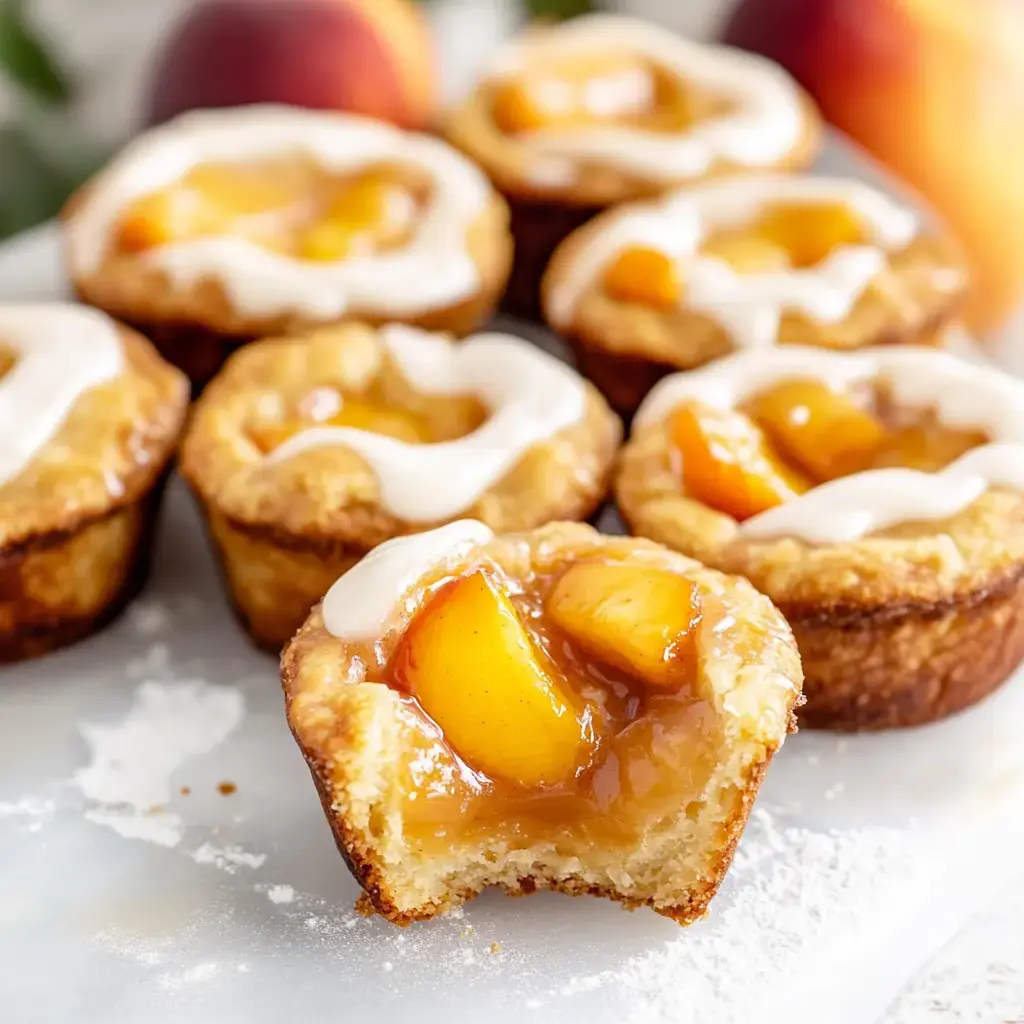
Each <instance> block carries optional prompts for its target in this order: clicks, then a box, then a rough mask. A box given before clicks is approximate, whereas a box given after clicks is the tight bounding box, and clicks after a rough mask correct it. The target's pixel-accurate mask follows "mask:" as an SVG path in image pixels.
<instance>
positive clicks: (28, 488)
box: [0, 325, 188, 558]
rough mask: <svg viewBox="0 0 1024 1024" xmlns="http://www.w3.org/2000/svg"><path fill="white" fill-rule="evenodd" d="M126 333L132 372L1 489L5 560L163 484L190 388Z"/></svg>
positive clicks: (87, 403)
mask: <svg viewBox="0 0 1024 1024" xmlns="http://www.w3.org/2000/svg"><path fill="white" fill-rule="evenodd" d="M118 332H119V335H120V338H121V342H122V344H123V346H124V352H125V357H126V368H125V372H124V373H122V374H120V375H119V376H117V377H116V378H114V379H112V380H110V381H107V382H105V383H103V384H99V385H97V386H96V387H93V388H90V389H89V390H88V391H86V392H85V393H83V394H82V395H81V396H80V397H79V399H78V400H77V401H76V402H75V404H74V405H73V407H72V408H71V410H70V412H69V413H68V415H67V417H66V418H65V420H64V422H63V424H62V425H61V426H60V428H59V429H58V430H57V432H56V433H55V434H54V435H53V437H52V438H51V439H50V440H49V442H48V443H47V444H46V445H44V446H43V447H42V448H41V449H40V450H39V451H38V452H37V453H36V455H35V457H34V458H33V459H32V460H31V462H29V463H28V464H27V465H26V466H25V467H24V468H23V469H22V470H21V472H19V473H18V474H17V475H16V476H14V477H12V478H11V479H10V480H7V481H6V482H5V483H3V484H2V485H0V558H2V557H3V556H4V555H6V556H11V555H12V554H16V553H17V552H18V551H19V550H20V549H22V548H23V547H25V546H26V545H31V544H32V543H33V542H34V541H36V540H42V539H44V538H46V537H47V536H49V535H54V534H65V535H66V534H70V533H73V532H74V531H75V530H77V529H78V528H79V527H81V526H83V525H85V524H86V523H88V522H91V521H93V520H95V519H97V518H99V517H102V516H105V515H108V514H110V513H111V512H113V511H115V510H117V509H119V508H124V507H126V506H128V505H131V504H133V503H134V502H136V501H138V500H139V499H141V498H142V497H143V496H144V495H145V494H146V493H148V491H150V490H151V489H152V488H153V487H154V486H155V485H156V483H157V481H158V480H159V479H160V476H161V474H162V473H163V471H164V467H165V466H166V465H167V462H168V460H169V459H170V457H171V455H172V453H173V451H174V446H175V444H176V443H177V440H178V434H179V433H180V431H181V427H182V424H183V422H184V419H185V413H186V409H187V406H188V387H187V383H186V381H185V379H184V377H183V376H182V375H181V374H180V373H179V372H178V371H177V370H175V369H174V368H173V367H171V366H168V365H167V364H166V363H164V362H163V360H161V359H160V357H159V356H158V355H157V354H156V352H155V351H154V350H153V347H152V346H151V345H150V344H149V343H148V342H147V341H146V339H145V338H143V337H141V336H140V335H139V334H137V333H136V332H134V331H132V330H129V329H128V328H126V327H123V326H120V325H119V326H118Z"/></svg>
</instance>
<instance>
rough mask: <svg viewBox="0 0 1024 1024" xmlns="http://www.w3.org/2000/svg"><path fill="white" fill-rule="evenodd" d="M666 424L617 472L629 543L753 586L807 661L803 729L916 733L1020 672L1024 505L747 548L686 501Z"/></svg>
mask: <svg viewBox="0 0 1024 1024" xmlns="http://www.w3.org/2000/svg"><path fill="white" fill-rule="evenodd" d="M667 429H668V428H667V424H666V422H665V421H663V422H661V423H650V424H645V425H643V426H641V427H638V428H637V429H636V430H635V431H634V433H633V435H632V437H631V439H630V441H629V443H628V444H627V445H626V447H625V448H624V450H623V452H622V455H621V459H620V462H619V466H618V469H617V472H616V481H615V495H616V500H617V502H618V507H619V511H620V513H621V515H622V518H623V520H624V521H625V522H626V524H627V525H628V527H629V529H630V530H631V532H634V533H637V534H639V535H641V536H645V537H650V538H651V539H653V540H657V541H659V542H661V543H663V544H667V545H668V546H669V547H672V548H674V549H675V550H678V551H683V552H685V553H686V554H689V555H692V556H693V557H696V558H700V559H702V560H703V561H705V562H707V563H708V564H710V565H715V566H717V567H718V568H720V569H722V570H723V571H725V572H732V573H737V574H740V575H742V576H745V577H746V578H747V579H749V580H750V581H751V582H752V583H753V584H754V586H756V587H757V588H758V589H759V590H761V591H762V592H764V593H765V594H767V595H768V596H769V597H770V598H771V599H772V600H773V601H774V602H775V603H776V604H777V605H778V607H779V608H780V609H781V611H782V612H783V614H784V615H785V616H786V618H787V620H788V621H789V623H790V625H791V626H792V627H793V632H794V635H795V636H796V638H797V643H798V645H799V647H800V652H801V656H802V658H803V663H804V672H805V676H806V684H805V693H806V695H807V707H806V708H805V709H804V711H803V712H802V713H801V720H802V721H804V722H806V723H807V724H809V725H812V726H818V727H823V728H834V729H843V730H854V729H875V728H884V727H889V726H898V725H914V724H919V723H923V722H928V721H932V720H934V719H937V718H941V717H944V716H945V715H948V714H951V713H953V712H954V711H958V710H960V709H961V708H963V707H966V706H967V705H969V704H972V703H974V702H976V701H977V700H980V699H981V698H982V697H984V696H985V695H987V694H988V693H990V692H991V691H992V690H993V689H995V688H996V687H997V686H998V685H999V684H1000V683H1002V682H1003V681H1004V680H1005V678H1006V676H1007V675H1008V674H1009V673H1010V672H1011V671H1012V670H1013V669H1014V668H1015V667H1016V666H1017V664H1018V663H1019V662H1020V661H1021V660H1022V658H1024V495H1021V494H1017V493H1014V492H1010V491H1004V490H998V489H991V490H989V491H987V492H986V493H984V494H983V495H982V496H981V497H980V498H978V499H977V500H976V501H975V502H974V503H972V504H971V505H969V506H968V507H967V508H965V509H963V510H962V511H961V512H959V513H957V514H956V515H953V516H950V517H948V518H946V519H939V520H927V521H918V522H907V523H901V524H899V525H897V526H892V527H890V528H888V529H885V530H881V531H879V532H878V533H875V534H872V535H870V536H868V537H865V538H863V539H860V540H857V541H851V542H846V543H834V544H829V545H826V546H821V547H818V546H814V545H811V544H807V543H805V542H803V541H801V540H798V539H795V538H792V537H788V538H785V537H784V538H779V539H769V540H761V539H758V540H745V539H743V538H742V537H741V536H740V535H739V534H738V532H737V531H738V525H739V524H738V523H737V522H736V520H735V519H733V518H732V517H731V516H728V515H725V514H724V513H721V512H718V511H715V510H713V509H711V508H709V507H708V506H707V505H704V504H702V503H700V502H698V501H695V500H694V499H692V498H689V497H686V496H684V495H683V494H682V493H681V488H680V482H679V477H678V473H677V471H676V470H675V469H674V468H673V464H672V454H671V447H670V442H669V437H668V432H667Z"/></svg>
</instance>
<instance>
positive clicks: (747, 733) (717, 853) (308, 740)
mask: <svg viewBox="0 0 1024 1024" xmlns="http://www.w3.org/2000/svg"><path fill="white" fill-rule="evenodd" d="M597 550H601V551H602V553H605V554H606V556H607V557H612V558H623V557H624V558H630V557H633V553H634V552H635V553H637V557H639V558H641V559H642V560H643V561H644V562H645V563H647V564H654V565H659V566H662V567H664V568H669V567H671V568H672V569H673V570H674V571H684V572H686V573H687V574H688V575H692V576H693V577H694V578H696V579H697V580H698V581H699V582H700V585H701V586H703V587H706V588H708V590H709V591H710V592H712V593H714V594H715V596H716V598H717V599H718V600H721V601H723V602H724V603H725V605H726V607H727V608H728V609H729V610H730V611H731V612H732V613H733V620H734V622H733V626H732V628H733V629H734V630H735V631H737V633H738V634H739V639H738V641H737V646H736V650H737V651H739V650H743V651H750V652H756V653H752V654H749V655H744V656H743V657H744V658H747V657H749V658H751V659H753V660H752V661H750V662H748V661H742V665H743V666H744V667H741V663H739V662H737V663H734V662H733V661H732V660H730V659H731V658H732V657H733V656H732V655H725V654H724V653H722V654H721V655H720V656H721V657H723V659H724V660H723V662H722V664H721V665H715V666H713V667H711V668H708V669H707V672H708V676H707V681H706V684H705V685H706V686H707V688H708V693H709V694H711V695H713V696H711V697H709V699H711V700H712V702H713V705H714V706H715V708H716V709H717V711H718V714H719V715H720V716H722V722H723V728H724V729H725V732H726V734H727V735H728V736H729V737H731V739H730V742H731V744H732V747H731V752H732V754H734V755H737V759H736V760H735V761H730V762H729V766H728V769H726V767H725V765H724V764H723V765H722V766H721V767H720V771H719V773H718V774H717V775H716V776H715V778H716V779H717V780H718V781H717V782H716V783H715V787H714V788H715V793H714V799H715V801H716V803H715V806H716V817H715V818H714V821H713V824H711V825H710V826H709V827H708V829H707V830H706V832H707V835H708V837H709V838H708V848H707V849H704V848H702V849H701V851H700V858H699V860H700V864H701V869H700V871H699V872H698V876H697V877H696V878H695V879H694V880H693V881H692V883H690V884H688V885H686V886H685V887H684V889H682V890H681V891H677V892H676V894H675V898H674V899H672V900H671V901H669V900H667V899H666V898H665V897H664V893H663V892H662V893H660V894H659V893H654V892H638V891H628V890H626V889H624V888H622V887H620V886H617V885H616V884H613V883H612V882H611V881H605V882H596V881H595V880H594V877H593V876H591V877H587V875H586V872H585V869H584V868H581V869H580V870H579V871H578V872H568V873H564V874H561V875H559V876H557V877H551V875H550V874H544V873H543V872H542V871H538V872H536V873H535V872H532V871H522V872H520V873H518V874H515V873H513V875H510V876H503V877H502V878H501V879H499V880H498V881H497V882H494V883H493V884H497V885H498V886H499V887H502V888H504V889H505V890H506V891H507V892H509V894H511V895H525V894H527V893H530V892H533V891H535V890H537V889H540V888H550V889H555V890H558V891H561V892H566V893H570V894H573V895H582V894H591V895H600V896H606V897H609V898H611V899H615V900H618V901H619V902H622V903H624V904H625V905H626V906H627V907H630V908H633V907H638V906H651V907H653V909H654V910H656V911H657V912H658V913H660V914H663V915H665V916H668V917H671V918H673V919H674V920H677V921H679V922H680V923H681V924H689V923H691V922H692V921H695V920H697V919H698V918H700V917H701V916H703V914H704V913H705V912H706V909H707V905H708V903H709V901H710V900H711V898H712V897H713V896H714V894H715V892H716V891H717V888H718V885H719V884H720V882H721V880H722V878H723V877H724V875H725V873H726V871H727V870H728V867H729V864H730V862H731V860H732V856H733V852H734V850H735V846H736V843H737V841H738V839H739V836H740V834H741V833H742V831H743V827H744V825H745V823H746V820H747V817H748V815H749V812H750V809H751V806H752V803H753V800H754V797H755V796H756V793H757V789H758V786H759V785H760V782H761V779H762V777H763V775H764V771H765V769H766V768H767V765H768V763H769V762H770V760H771V757H772V755H773V754H774V752H775V750H776V749H777V748H778V747H779V745H781V742H782V740H783V738H784V736H785V733H786V732H787V731H794V729H795V726H794V723H793V715H792V712H793V709H794V708H795V707H796V706H797V705H798V704H799V702H800V694H799V679H800V668H799V662H798V660H797V658H796V656H795V651H794V648H793V645H792V638H791V635H790V633H789V630H788V628H787V627H786V625H785V623H784V622H783V620H782V618H781V616H779V615H778V613H777V612H776V611H775V609H774V608H772V606H771V605H770V604H769V603H768V602H767V601H766V600H765V599H764V598H763V597H762V596H761V595H758V594H756V592H755V591H753V589H752V588H750V587H749V585H748V584H747V583H746V582H745V581H741V580H738V579H735V578H730V577H724V576H721V575H720V574H718V573H714V572H712V571H709V570H706V569H704V568H703V567H701V566H699V565H697V564H696V563H694V562H692V561H690V560H687V559H683V558H681V557H680V556H678V555H674V554H672V553H671V552H669V551H667V550H665V549H663V548H659V547H657V546H655V545H651V544H649V543H648V542H646V541H636V540H629V539H623V538H610V537H604V536H601V535H599V534H597V533H596V532H595V531H594V530H592V529H590V528H589V527H585V526H582V525H579V524H567V523H555V524H551V525H549V526H547V527H545V528H543V529H541V530H537V531H534V532H533V533H532V534H528V535H512V536H508V537H504V538H501V537H499V538H497V539H496V540H495V541H494V542H492V543H490V544H488V545H487V546H486V547H485V548H484V549H482V550H481V551H480V552H478V553H477V554H476V555H475V556H472V557H474V558H486V559H487V560H488V561H493V562H495V563H496V564H499V565H501V566H502V567H503V568H504V569H505V570H506V571H508V572H511V573H512V574H513V576H515V575H516V574H517V573H520V572H524V571H537V572H549V571H551V570H552V567H554V566H556V565H559V564H564V560H565V559H570V560H571V559H573V558H577V557H588V556H592V554H593V552H595V551H597ZM439 571H440V570H439ZM444 571H445V572H446V573H448V572H450V571H454V570H453V569H452V567H450V566H449V567H446V568H445V570H444ZM422 590H423V587H422V586H421V587H419V588H414V590H413V591H412V593H411V595H410V598H409V599H406V600H404V601H400V602H398V604H397V605H396V609H395V612H394V618H395V621H393V622H390V623H388V625H387V631H386V633H385V635H384V637H383V639H382V643H384V644H386V645H393V644H395V643H397V641H398V638H399V637H400V636H401V634H402V633H403V632H404V629H405V627H406V625H407V623H408V621H409V620H411V618H412V617H413V616H414V615H415V614H416V611H417V609H418V606H419V604H420V603H421V602H422V599H423V595H422ZM417 595H418V596H417ZM755 637H756V638H758V639H756V640H755V639H754V638H755ZM748 638H749V639H748ZM364 677H365V666H361V665H359V664H357V663H354V662H353V661H352V659H351V656H350V655H348V654H346V645H345V644H344V642H343V641H341V640H338V639H337V638H335V637H332V636H331V635H330V634H328V633H327V632H326V630H325V628H324V625H323V620H322V618H321V615H320V611H319V609H314V611H313V612H312V613H311V615H310V617H309V619H308V620H307V622H306V623H305V625H304V626H303V627H302V629H301V630H300V631H299V633H298V635H297V636H296V638H295V639H294V640H293V641H292V643H291V644H289V646H288V647H287V648H286V649H285V651H284V654H283V655H282V659H281V680H282V686H283V688H284V693H285V705H286V711H287V716H288V722H289V725H290V728H291V730H292V733H293V735H294V736H295V739H296V741H297V743H298V744H299V747H300V748H301V750H302V752H303V755H304V757H305V758H306V761H307V764H308V765H309V768H310V772H311V774H312V776H313V780H314V783H315V785H316V788H317V792H318V794H319V796H320V800H321V803H322V805H323V808H324V812H325V814H326V816H327V819H328V822H329V824H330V826H331V829H332V832H333V834H334V837H335V841H336V843H337V845H338V849H339V850H340V851H341V853H342V856H343V857H344V858H345V861H346V863H347V864H348V866H349V868H350V869H351V871H352V873H353V875H354V876H355V877H356V879H357V880H358V881H359V883H360V885H361V886H362V887H363V889H364V891H365V893H366V896H367V899H368V902H369V904H370V905H371V906H372V908H373V910H375V911H376V912H377V913H380V914H382V915H383V916H385V917H386V918H387V919H388V920H390V921H392V922H393V923H395V924H399V925H405V924H409V923H410V922H411V921H414V920H421V919H426V918H429V917H433V916H435V915H437V914H438V913H442V912H444V911H445V910H447V909H449V908H450V907H451V906H454V905H457V904H458V903H461V902H463V901H464V900H465V899H468V898H470V897H472V896H474V895H476V894H477V892H479V891H480V889H481V888H482V886H481V885H480V884H464V882H460V880H459V878H458V876H457V875H454V876H452V877H451V878H450V880H449V882H450V884H448V885H447V886H446V887H445V888H444V890H443V891H441V892H436V893H435V894H434V895H433V896H431V897H430V898H424V899H422V900H421V901H420V902H418V903H416V904H415V905H411V904H410V902H409V899H408V894H407V893H404V894H403V893H400V892H399V889H398V888H397V887H396V882H395V877H394V871H395V863H394V856H395V854H394V849H393V848H389V855H388V857H385V856H384V855H383V853H382V849H381V847H382V844H383V843H385V842H386V838H385V837H384V836H382V835H381V833H380V829H381V828H382V827H383V826H382V825H381V823H382V822H384V821H393V816H394V814H395V813H396V812H395V811H394V803H393V794H390V793H389V792H387V791H385V790H383V789H379V788H378V791H377V793H376V795H374V796H372V797H369V798H368V797H367V796H366V794H367V792H368V791H370V790H372V789H373V788H374V786H377V787H379V786H380V783H379V778H380V777H381V776H382V775H383V774H384V773H385V769H384V768H383V767H382V766H381V765H379V764H376V763H375V762H374V758H375V757H377V756H379V755H380V754H381V752H382V751H383V752H385V753H384V756H385V758H386V760H387V761H389V762H391V761H400V759H401V757H402V756H403V746H402V733H401V731H400V730H399V731H396V732H394V733H382V726H381V722H382V721H384V722H385V723H388V722H393V721H394V712H393V711H392V710H391V709H392V708H393V706H394V705H393V704H392V699H393V695H392V694H391V693H390V691H388V690H387V689H386V688H385V687H382V686H381V685H380V684H373V683H369V684H367V683H363V679H364ZM371 779H372V780H373V781H372V782H371V781H370V780H371ZM367 799H369V800H370V803H369V804H367V803H366V800H367ZM708 799H709V800H710V799H711V797H710V795H709V796H708ZM681 813H682V814H683V816H684V817H685V815H686V811H685V810H683V811H682V812H681ZM372 822H376V825H371V823H372ZM374 830H376V834H374ZM641 845H642V844H641ZM677 852H678V851H677ZM580 856H581V857H582V858H584V860H585V859H586V858H585V856H584V854H583V853H581V854H580ZM389 858H390V859H389ZM634 867H635V865H634ZM365 904H366V901H364V907H365Z"/></svg>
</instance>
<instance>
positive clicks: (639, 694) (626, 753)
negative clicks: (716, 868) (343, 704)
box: [367, 561, 729, 847]
mask: <svg viewBox="0 0 1024 1024" xmlns="http://www.w3.org/2000/svg"><path fill="white" fill-rule="evenodd" d="M726 621H727V619H726V616H725V613H724V610H723V609H722V608H721V606H720V605H719V603H718V602H717V600H716V599H715V598H714V597H712V596H711V595H705V594H701V593H699V592H698V590H697V588H696V587H695V586H694V584H693V583H692V582H691V581H690V580H688V579H686V578H685V577H683V576H680V575H678V574H676V573H673V572H670V571H668V570H665V569H660V568H654V567H648V566H645V565H633V564H627V563H620V562H600V561H594V562H582V563H578V564H575V565H570V566H568V567H567V568H565V569H563V570H560V571H558V572H555V573H553V574H551V575H534V576H530V577H528V578H527V579H526V580H525V581H519V582H517V581H513V580H511V579H509V578H508V577H506V576H505V575H504V574H503V573H502V572H501V571H500V570H499V569H497V568H496V567H493V566H490V565H485V566H483V567H481V568H478V569H476V570H475V571H472V572H470V573H469V574H467V575H465V576H460V577H457V578H455V579H446V580H441V581H439V582H438V583H437V584H436V585H435V586H434V587H433V588H432V589H431V590H430V591H429V592H428V594H427V595H426V598H425V602H424V604H423V605H422V607H421V608H420V610H419V611H418V612H417V613H416V614H415V616H414V617H413V619H412V622H411V623H410V625H409V626H408V628H407V629H406V631H405V633H404V634H403V636H402V637H401V639H400V640H398V642H397V645H396V646H395V647H394V650H393V652H392V653H390V655H388V654H387V652H386V651H384V652H382V651H381V649H380V645H378V646H377V648H376V649H375V650H374V651H371V652H368V653H367V659H368V663H369V664H370V665H371V666H373V665H374V664H375V662H376V669H375V670H374V669H373V668H371V670H370V676H371V678H377V679H378V681H380V682H383V683H385V684H387V685H389V686H391V687H392V688H394V689H396V690H397V691H399V692H400V693H402V694H403V695H404V698H405V707H406V709H407V711H408V714H407V715H406V716H405V717H406V721H407V724H408V725H409V726H410V728H411V730H412V735H413V738H414V745H415V747H416V753H415V755H414V756H412V757H411V759H410V761H409V762H408V766H407V772H408V778H407V786H406V802H405V808H404V819H405V822H406V829H407V832H411V833H413V834H414V835H415V837H416V838H417V839H418V840H420V841H422V842H424V843H428V844H429V843H430V842H432V841H433V840H444V842H442V843H441V846H442V847H444V845H445V843H446V842H447V841H448V840H450V839H451V837H452V835H453V834H454V833H457V834H458V835H460V836H461V835H465V834H467V833H472V832H473V831H474V830H476V829H477V828H481V829H486V830H488V831H489V832H490V831H492V830H494V829H497V830H498V831H499V832H501V831H503V832H504V836H505V838H506V839H507V841H508V842H509V843H510V844H512V845H514V846H515V845H530V844H532V843H533V842H535V841H536V839H537V837H538V836H540V835H551V834H554V835H555V837H556V838H562V837H564V838H566V839H570V838H574V839H579V838H580V837H586V836H591V837H592V836H594V835H595V834H597V833H600V834H602V835H604V836H607V837H611V838H612V839H613V840H620V839H621V840H622V841H624V842H628V841H629V839H630V838H633V839H635V835H636V830H637V829H638V828H639V822H640V820H641V818H640V815H641V814H642V815H644V820H646V816H647V815H648V814H649V813H650V812H651V811H652V810H653V811H654V812H664V813H673V812H676V813H677V812H678V811H679V809H680V808H681V807H685V806H686V804H687V803H688V802H689V801H691V800H697V799H699V798H700V794H701V792H702V791H703V789H704V787H705V786H706V784H707V781H708V779H709V778H710V774H711V771H712V769H713V765H714V764H715V762H716V758H717V751H718V744H719V743H720V730H719V727H718V722H717V718H716V716H715V714H714V712H713V709H712V707H711V706H710V704H709V703H708V702H707V700H706V699H705V698H704V696H703V695H702V692H701V683H700V677H701V666H702V661H703V658H704V651H705V649H706V648H707V646H708V645H709V644H713V645H714V646H715V649H716V650H719V649H720V648H721V647H722V645H723V644H725V645H728V643H729V639H728V634H726V633H723V631H722V630H721V629H720V628H719V626H720V624H723V623H725V622H726ZM445 837H447V839H445Z"/></svg>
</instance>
